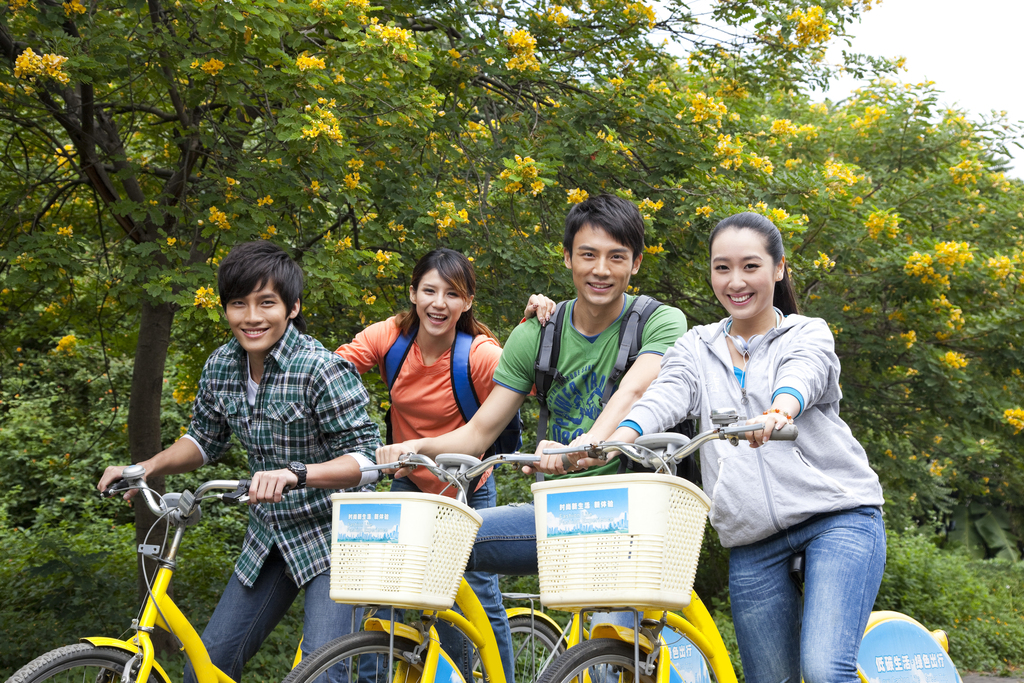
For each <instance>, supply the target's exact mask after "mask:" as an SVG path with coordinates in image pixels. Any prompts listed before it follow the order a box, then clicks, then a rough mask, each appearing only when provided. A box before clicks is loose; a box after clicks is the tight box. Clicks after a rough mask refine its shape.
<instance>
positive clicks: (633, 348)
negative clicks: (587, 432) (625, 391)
mask: <svg viewBox="0 0 1024 683" xmlns="http://www.w3.org/2000/svg"><path fill="white" fill-rule="evenodd" d="M660 305H661V302H660V301H658V300H657V299H655V298H653V297H649V296H647V295H646V294H641V295H640V296H638V297H637V298H635V299H633V303H631V304H630V305H629V308H628V309H626V312H625V314H624V315H623V319H622V324H621V325H620V326H619V355H618V356H616V357H615V367H614V368H612V371H611V374H609V375H608V380H607V381H606V382H605V385H604V393H603V394H602V395H601V407H602V408H603V407H604V406H605V405H606V404H607V403H608V399H610V398H611V397H612V393H614V391H615V388H616V387H617V386H618V383H619V380H620V379H622V376H623V375H624V374H626V370H628V369H629V368H630V366H632V365H633V362H634V361H636V357H637V355H639V353H640V348H641V347H642V346H643V336H644V325H646V324H647V320H648V319H649V318H650V317H651V315H652V314H653V313H654V311H655V310H656V309H657V308H658V306H660Z"/></svg>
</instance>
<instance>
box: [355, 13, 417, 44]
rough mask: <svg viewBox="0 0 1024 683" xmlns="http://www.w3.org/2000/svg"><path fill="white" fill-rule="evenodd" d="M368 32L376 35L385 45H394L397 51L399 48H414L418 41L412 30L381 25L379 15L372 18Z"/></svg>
mask: <svg viewBox="0 0 1024 683" xmlns="http://www.w3.org/2000/svg"><path fill="white" fill-rule="evenodd" d="M366 34H367V35H370V36H375V37H376V38H378V39H380V41H381V42H382V43H384V44H385V45H390V46H393V47H394V49H395V51H397V49H398V48H400V47H401V48H405V49H413V48H415V47H416V42H415V41H414V40H413V39H412V31H410V30H408V29H404V28H398V27H397V26H381V25H380V23H379V21H378V19H377V17H373V18H371V19H370V23H369V24H368V25H367V27H366Z"/></svg>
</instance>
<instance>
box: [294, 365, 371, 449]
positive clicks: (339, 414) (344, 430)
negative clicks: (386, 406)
mask: <svg viewBox="0 0 1024 683" xmlns="http://www.w3.org/2000/svg"><path fill="white" fill-rule="evenodd" d="M308 391H309V399H308V401H309V405H310V406H312V408H313V412H314V414H315V415H316V419H317V422H318V425H319V431H320V434H321V435H322V436H323V438H324V440H325V441H326V443H327V447H328V448H329V449H330V451H331V453H332V457H333V458H337V457H340V456H342V455H345V454H346V453H359V454H361V455H363V456H365V457H366V458H367V459H368V460H370V461H371V462H376V461H377V460H376V450H377V446H379V445H380V432H379V431H378V429H377V425H376V424H374V422H373V421H372V420H371V419H370V417H369V415H368V414H367V412H366V406H367V403H368V402H369V395H368V394H367V392H366V389H365V388H364V387H363V384H362V382H360V381H359V375H357V374H356V372H355V370H354V369H353V368H352V367H351V366H350V365H349V364H348V362H347V361H343V360H341V359H338V362H335V363H327V364H325V365H324V366H323V367H322V368H321V370H320V372H317V373H316V374H315V375H314V376H313V378H312V380H311V381H310V383H309V388H308Z"/></svg>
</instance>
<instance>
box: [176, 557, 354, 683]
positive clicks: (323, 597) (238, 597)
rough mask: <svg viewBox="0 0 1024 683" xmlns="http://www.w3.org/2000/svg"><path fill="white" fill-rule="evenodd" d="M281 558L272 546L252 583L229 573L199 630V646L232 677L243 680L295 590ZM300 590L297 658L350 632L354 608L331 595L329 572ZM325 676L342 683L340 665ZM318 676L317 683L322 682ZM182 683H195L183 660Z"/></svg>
mask: <svg viewBox="0 0 1024 683" xmlns="http://www.w3.org/2000/svg"><path fill="white" fill-rule="evenodd" d="M286 569H287V565H286V564H285V561H284V557H282V556H281V552H280V551H279V550H278V549H277V547H276V546H275V547H274V548H273V549H271V551H270V555H268V556H267V559H266V561H265V562H264V563H263V567H262V569H260V575H259V576H258V577H257V578H256V581H255V582H254V583H253V585H252V586H251V587H248V588H247V587H246V586H244V585H243V584H242V582H241V581H239V580H238V577H236V576H235V575H234V574H232V575H231V578H230V579H228V585H227V587H226V588H225V589H224V593H223V595H221V598H220V602H218V603H217V608H216V609H215V610H214V611H213V616H212V617H210V623H209V624H207V625H206V629H205V630H204V631H203V644H204V645H205V646H206V649H207V651H208V652H209V653H210V659H211V661H212V662H213V664H214V665H215V666H216V667H217V668H219V669H220V670H221V671H223V672H224V673H226V674H227V675H228V676H230V677H231V678H232V679H233V680H235V681H241V680H242V669H243V668H244V667H245V663H246V662H247V661H249V659H250V658H251V657H252V656H253V655H255V654H256V652H257V651H258V650H259V649H260V645H262V644H263V641H264V639H265V638H266V637H267V636H268V635H269V634H270V632H271V631H273V630H274V627H275V626H277V624H278V622H279V621H281V619H282V617H284V615H285V613H286V612H287V611H288V608H289V607H291V604H292V602H294V601H295V598H296V597H297V596H298V594H299V587H298V586H296V585H295V582H294V581H292V579H291V578H290V577H289V576H288V575H287V572H286ZM304 588H305V604H304V609H305V619H304V621H303V625H302V628H303V638H302V656H303V657H306V656H308V655H309V654H311V653H312V652H314V651H315V650H316V649H317V648H319V647H320V646H321V645H325V644H326V643H329V642H330V641H332V640H334V639H335V638H338V637H340V636H343V635H345V634H346V633H350V632H351V631H352V624H353V618H352V617H353V614H352V613H353V608H352V607H351V606H350V605H339V604H338V603H336V602H334V601H333V600H331V598H330V592H331V573H330V572H329V571H326V572H323V573H322V574H318V575H317V576H315V577H313V579H311V580H310V581H309V582H308V583H306V585H305V586H304ZM325 676H326V677H327V680H329V681H330V683H343V681H345V680H346V678H347V676H346V675H345V671H344V668H343V667H334V668H332V669H331V670H330V671H328V672H327V673H326V674H325ZM324 678H325V677H324V676H321V677H320V678H319V679H318V681H317V683H327V680H324ZM185 683H196V675H195V671H194V670H193V669H192V664H191V663H190V662H186V663H185Z"/></svg>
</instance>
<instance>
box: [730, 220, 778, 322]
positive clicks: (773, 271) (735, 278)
mask: <svg viewBox="0 0 1024 683" xmlns="http://www.w3.org/2000/svg"><path fill="white" fill-rule="evenodd" d="M785 268H786V259H784V258H783V259H782V260H781V261H780V262H779V263H774V262H773V261H772V257H771V254H769V253H768V250H767V248H766V246H765V243H764V239H763V238H762V237H761V236H760V235H759V234H757V233H756V232H754V231H753V230H749V229H747V228H725V229H724V230H722V231H721V232H720V233H718V235H716V236H715V241H714V242H713V243H712V244H711V288H712V289H713V290H714V292H715V296H716V297H718V300H719V301H720V302H721V303H722V306H724V307H725V310H726V311H728V313H729V315H731V316H732V318H733V329H734V331H735V333H737V334H741V333H742V334H744V335H750V334H762V333H764V332H765V331H767V330H768V329H770V328H771V327H773V326H774V325H775V311H774V308H773V306H772V302H773V301H774V297H775V283H776V282H778V281H779V280H781V279H782V274H783V273H784V272H785ZM737 326H738V328H737Z"/></svg>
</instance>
